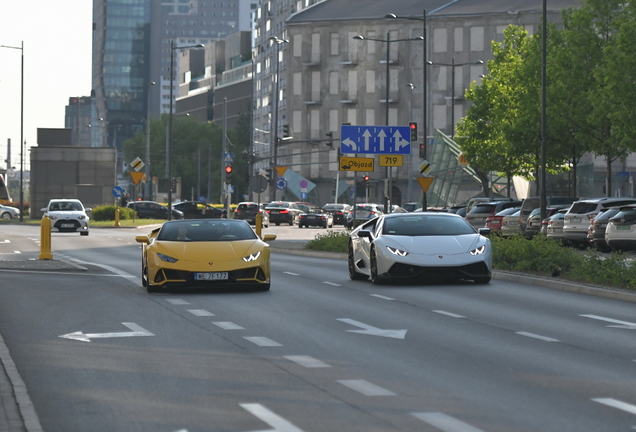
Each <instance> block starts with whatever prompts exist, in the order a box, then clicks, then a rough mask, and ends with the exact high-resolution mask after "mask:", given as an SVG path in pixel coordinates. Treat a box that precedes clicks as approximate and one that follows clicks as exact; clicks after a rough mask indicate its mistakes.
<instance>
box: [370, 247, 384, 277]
mask: <svg viewBox="0 0 636 432" xmlns="http://www.w3.org/2000/svg"><path fill="white" fill-rule="evenodd" d="M371 282H373V284H374V285H382V279H380V277H379V276H378V257H377V255H376V253H375V248H372V249H371Z"/></svg>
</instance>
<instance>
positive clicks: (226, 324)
mask: <svg viewBox="0 0 636 432" xmlns="http://www.w3.org/2000/svg"><path fill="white" fill-rule="evenodd" d="M212 324H214V325H215V326H218V327H221V328H222V329H223V330H245V329H244V328H243V327H241V326H240V325H238V324H234V323H233V322H229V321H216V322H213V323H212Z"/></svg>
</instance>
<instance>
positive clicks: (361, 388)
mask: <svg viewBox="0 0 636 432" xmlns="http://www.w3.org/2000/svg"><path fill="white" fill-rule="evenodd" d="M338 382H339V383H340V384H342V385H344V386H347V387H349V388H350V389H352V390H355V391H357V392H358V393H362V394H363V395H365V396H397V395H396V394H395V393H393V392H392V391H389V390H387V389H384V388H382V387H378V386H377V385H375V384H371V383H370V382H369V381H365V380H339V381H338Z"/></svg>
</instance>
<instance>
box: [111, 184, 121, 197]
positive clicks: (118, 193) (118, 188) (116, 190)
mask: <svg viewBox="0 0 636 432" xmlns="http://www.w3.org/2000/svg"><path fill="white" fill-rule="evenodd" d="M123 194H124V188H122V187H121V186H115V187H114V188H113V196H114V197H115V198H119V197H120V196H122V195H123Z"/></svg>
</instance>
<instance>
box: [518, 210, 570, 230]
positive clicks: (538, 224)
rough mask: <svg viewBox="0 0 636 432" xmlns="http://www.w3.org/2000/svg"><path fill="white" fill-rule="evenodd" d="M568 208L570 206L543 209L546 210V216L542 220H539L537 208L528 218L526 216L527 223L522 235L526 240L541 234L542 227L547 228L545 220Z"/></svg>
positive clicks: (539, 211) (539, 212) (539, 213)
mask: <svg viewBox="0 0 636 432" xmlns="http://www.w3.org/2000/svg"><path fill="white" fill-rule="evenodd" d="M569 207H570V204H566V205H560V206H554V207H548V208H546V209H545V210H546V216H545V218H544V220H541V207H538V208H536V209H534V210H532V212H530V216H528V220H527V223H526V229H525V231H524V234H525V235H526V237H528V238H532V237H534V236H535V235H537V234H539V233H540V232H541V228H542V227H543V226H546V227H547V224H548V222H547V219H548V218H549V217H550V216H552V215H553V214H554V213H556V212H557V211H559V210H561V209H562V208H569ZM544 222H545V223H544Z"/></svg>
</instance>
